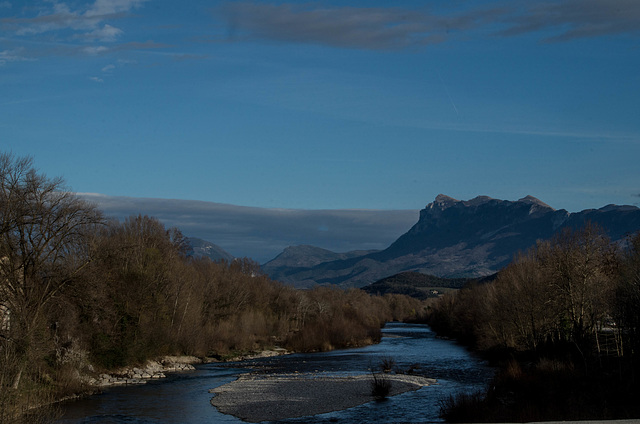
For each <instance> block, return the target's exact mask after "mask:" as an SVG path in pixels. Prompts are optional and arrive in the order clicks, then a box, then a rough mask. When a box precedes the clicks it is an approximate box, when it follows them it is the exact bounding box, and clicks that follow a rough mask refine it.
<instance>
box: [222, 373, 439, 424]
mask: <svg viewBox="0 0 640 424" xmlns="http://www.w3.org/2000/svg"><path fill="white" fill-rule="evenodd" d="M384 378H386V379H387V380H389V381H390V382H391V391H390V393H389V396H395V395H398V394H400V393H404V392H408V391H411V390H418V389H419V388H421V387H424V386H429V385H431V384H434V383H435V382H436V381H435V380H433V379H430V378H425V377H421V376H415V375H405V374H385V375H384ZM372 380H373V377H372V376H371V375H370V374H368V375H353V376H326V375H322V373H320V374H318V373H305V374H298V373H296V374H242V375H241V376H240V377H239V378H238V379H237V380H235V381H232V382H230V383H227V384H225V385H222V386H220V387H217V388H215V389H212V390H210V392H211V393H214V394H215V396H214V397H213V399H211V404H212V405H213V406H215V407H216V408H218V410H219V411H220V412H222V413H224V414H229V415H233V416H235V417H238V418H240V419H242V420H244V421H248V422H253V423H256V422H261V421H277V420H283V419H286V418H297V417H305V416H309V415H316V414H323V413H326V412H332V411H340V410H343V409H348V408H352V407H354V406H358V405H362V404H364V403H367V402H371V401H374V400H375V398H374V396H373V395H372V394H371V383H372Z"/></svg>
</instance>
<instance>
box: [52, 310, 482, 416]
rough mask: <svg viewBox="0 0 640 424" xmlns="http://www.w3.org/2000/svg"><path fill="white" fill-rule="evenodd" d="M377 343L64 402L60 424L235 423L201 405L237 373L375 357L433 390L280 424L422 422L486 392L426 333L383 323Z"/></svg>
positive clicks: (346, 365)
mask: <svg viewBox="0 0 640 424" xmlns="http://www.w3.org/2000/svg"><path fill="white" fill-rule="evenodd" d="M383 334H384V337H383V339H382V342H381V343H379V344H377V345H373V346H367V347H364V348H357V349H347V350H340V351H334V352H325V353H316V354H294V355H288V356H282V357H276V358H266V359H257V360H252V361H247V362H243V363H233V364H206V365H200V366H198V367H197V369H196V371H194V372H191V373H187V374H174V375H171V376H169V377H168V378H166V379H163V380H160V381H158V380H156V381H151V382H149V383H148V384H146V385H143V386H133V387H114V388H110V389H108V390H105V392H104V393H103V394H101V395H96V396H93V397H91V398H89V399H85V400H81V401H76V402H71V403H69V404H68V405H66V407H67V412H66V414H65V416H64V417H63V419H62V420H61V421H60V422H59V423H60V424H63V423H64V424H69V423H145V424H146V423H241V422H242V421H240V420H238V419H237V418H234V417H232V416H229V415H225V414H221V413H219V412H218V411H217V410H216V408H214V407H213V406H211V404H210V403H209V401H210V399H211V396H212V395H211V394H210V393H209V389H211V388H214V387H218V386H220V385H223V384H226V383H228V382H230V381H232V380H234V379H235V378H236V377H237V375H238V374H240V373H242V372H248V371H253V372H286V373H290V372H296V371H298V372H320V373H337V374H360V373H367V372H369V369H370V368H371V366H377V365H378V364H379V361H380V360H381V358H384V357H392V358H393V359H394V361H395V365H396V367H397V368H398V369H400V370H408V369H409V368H411V369H412V370H413V372H415V373H416V374H419V375H424V376H426V377H430V378H435V379H437V380H438V384H437V385H435V386H430V387H424V388H422V389H420V390H417V391H414V392H407V393H404V394H402V395H398V396H394V397H392V398H389V399H388V400H386V401H384V402H370V403H368V404H365V405H361V406H358V407H355V408H351V409H348V410H345V411H338V412H332V413H328V414H321V415H317V416H314V417H305V418H303V419H290V420H284V421H283V422H289V423H301V422H305V423H308V422H315V423H325V422H335V421H339V422H343V421H344V422H354V423H365V422H385V423H392V422H398V421H402V422H428V421H441V420H440V418H439V417H438V414H439V404H440V400H441V399H444V398H445V397H447V396H448V395H449V394H451V393H456V392H459V391H475V390H478V389H480V388H482V387H484V386H485V385H486V383H487V382H488V380H489V379H490V377H491V375H492V370H491V369H490V368H489V367H488V366H487V365H486V364H485V363H484V362H483V361H481V360H479V359H478V358H476V357H474V356H472V355H470V354H469V353H468V352H467V351H466V350H465V349H464V348H462V347H460V346H458V345H457V344H455V343H454V342H451V341H448V340H442V339H438V338H436V337H435V334H434V333H433V332H432V331H431V330H430V329H429V328H428V327H426V326H422V325H409V324H397V323H391V324H388V325H387V326H386V327H385V329H384V330H383Z"/></svg>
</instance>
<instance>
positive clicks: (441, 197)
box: [427, 194, 460, 209]
mask: <svg viewBox="0 0 640 424" xmlns="http://www.w3.org/2000/svg"><path fill="white" fill-rule="evenodd" d="M459 202H460V201H459V200H457V199H454V198H453V197H449V196H447V195H445V194H438V195H437V196H436V200H434V201H433V203H429V204H428V205H427V208H428V209H433V208H434V207H437V208H440V209H447V208H449V207H451V206H453V205H455V204H456V203H459Z"/></svg>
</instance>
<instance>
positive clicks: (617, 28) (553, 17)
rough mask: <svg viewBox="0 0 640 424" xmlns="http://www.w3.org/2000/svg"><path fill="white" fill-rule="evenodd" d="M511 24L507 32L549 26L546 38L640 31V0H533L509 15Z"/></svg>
mask: <svg viewBox="0 0 640 424" xmlns="http://www.w3.org/2000/svg"><path fill="white" fill-rule="evenodd" d="M503 21H504V22H505V23H507V24H510V25H511V26H510V27H509V28H508V29H506V30H504V31H502V32H501V33H500V34H502V35H504V36H513V35H519V34H523V33H530V32H540V31H547V30H550V31H552V32H554V35H551V36H547V37H545V41H568V40H572V39H576V38H584V37H598V36H603V35H616V34H639V33H640V2H638V1H637V0H614V1H612V0H564V1H559V2H553V3H550V2H531V3H528V4H527V7H526V8H525V9H524V10H522V11H520V12H519V13H513V14H510V15H508V16H506V17H505V18H504V19H503Z"/></svg>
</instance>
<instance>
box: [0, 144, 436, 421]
mask: <svg viewBox="0 0 640 424" xmlns="http://www.w3.org/2000/svg"><path fill="white" fill-rule="evenodd" d="M423 312H424V307H423V304H422V303H421V302H419V301H418V300H415V299H411V298H409V297H407V296H401V295H385V296H382V297H381V296H370V295H368V294H366V293H364V292H363V291H361V290H357V289H351V290H346V291H345V290H339V289H334V288H328V287H318V288H315V289H313V290H304V291H303V290H296V289H294V288H292V287H289V286H285V285H283V284H281V283H278V282H275V281H272V280H270V279H269V278H268V277H267V276H265V275H263V274H262V273H261V272H260V267H259V265H258V264H257V263H255V262H253V261H252V260H250V259H247V258H244V259H239V260H234V261H232V262H224V261H221V262H213V261H211V260H209V259H207V258H194V257H192V256H191V255H190V247H189V244H188V242H187V240H186V238H185V237H184V236H183V235H182V233H181V232H180V231H179V230H178V229H176V228H169V229H167V228H165V226H164V225H163V224H162V223H161V222H160V221H159V220H158V219H156V218H153V217H149V216H143V215H138V216H131V217H129V218H127V219H125V220H124V221H117V220H110V219H107V218H105V217H104V215H103V214H102V212H101V211H100V210H99V209H97V207H96V206H95V205H93V204H91V203H88V202H86V201H84V200H82V199H80V198H79V197H78V196H76V195H75V194H73V193H72V192H71V191H70V190H68V189H67V188H66V187H65V185H64V181H63V180H62V179H59V178H48V177H47V176H45V175H43V174H40V173H38V171H37V170H36V169H35V168H34V167H33V160H32V159H31V158H29V157H26V158H19V157H15V156H14V155H12V154H6V153H4V154H0V422H14V421H16V420H19V419H20V417H23V418H24V420H25V422H36V421H37V420H38V419H40V418H39V417H45V415H41V416H40V415H37V414H33V413H32V412H33V411H34V410H33V409H32V406H33V405H38V404H43V403H47V402H48V401H51V400H55V399H57V398H60V397H62V396H66V395H72V394H76V393H81V392H82V391H83V390H85V389H86V387H85V386H83V383H82V380H81V379H80V375H82V374H84V373H94V374H95V373H99V372H101V371H105V370H112V369H115V368H118V367H122V366H127V365H135V364H139V363H142V362H144V361H145V360H148V359H151V358H155V357H158V356H162V355H182V354H186V355H194V356H200V357H205V356H206V357H218V358H222V359H224V358H225V357H230V356H232V355H236V354H238V353H240V352H249V351H258V350H261V349H265V348H270V347H274V346H280V347H283V348H286V349H289V350H294V351H319V350H329V349H334V348H342V347H350V346H360V345H364V344H370V343H374V342H377V341H378V340H379V339H380V337H381V332H380V328H381V327H382V326H383V325H384V323H385V322H387V321H392V320H406V319H417V318H420V316H421V314H423Z"/></svg>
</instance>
